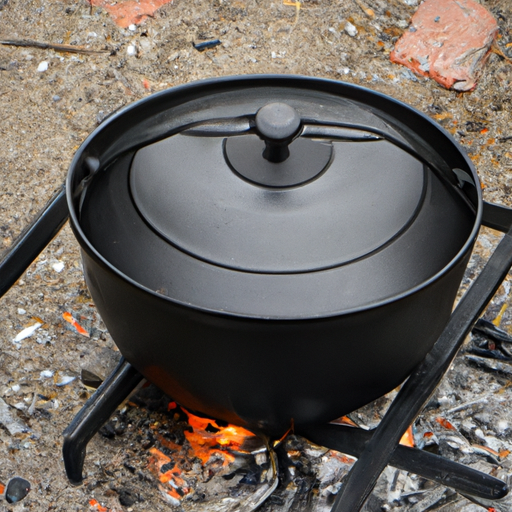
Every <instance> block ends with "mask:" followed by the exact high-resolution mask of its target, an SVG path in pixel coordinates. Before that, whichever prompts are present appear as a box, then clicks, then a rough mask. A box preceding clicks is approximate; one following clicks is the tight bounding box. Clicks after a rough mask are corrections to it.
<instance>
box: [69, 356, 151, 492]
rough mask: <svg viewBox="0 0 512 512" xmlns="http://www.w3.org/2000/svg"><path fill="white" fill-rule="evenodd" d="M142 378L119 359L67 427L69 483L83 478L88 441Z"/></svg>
mask: <svg viewBox="0 0 512 512" xmlns="http://www.w3.org/2000/svg"><path fill="white" fill-rule="evenodd" d="M142 379H143V377H142V375H141V374H140V373H139V372H138V371H137V370H136V369H135V368H134V367H133V366H132V365H131V364H130V363H128V362H127V361H126V360H124V359H121V362H120V363H119V365H118V366H117V368H116V369H115V370H114V371H113V372H112V373H111V374H110V375H109V376H108V377H107V379H106V380H105V381H104V382H103V383H102V384H101V386H100V387H99V388H98V389H97V390H96V393H94V395H92V396H91V398H89V400H88V401H87V402H86V403H85V405H84V406H83V407H82V409H80V412H79V413H78V414H77V415H76V416H75V418H74V419H73V421H72V422H71V423H70V424H69V426H68V427H67V428H66V430H65V431H64V434H63V435H64V444H63V446H62V454H63V457H64V467H65V469H66V474H67V476H68V479H69V481H70V482H71V483H72V484H74V485H78V484H80V483H81V482H82V480H83V477H82V469H83V466H84V460H85V452H86V448H87V443H88V442H89V441H90V440H91V438H92V437H93V436H94V434H96V432H98V430H99V429H100V428H101V427H102V426H103V424H104V423H105V422H106V421H107V420H108V419H109V418H110V416H111V415H112V413H113V412H114V411H115V410H116V409H117V407H118V406H119V405H120V404H121V403H122V402H123V400H124V399H125V398H127V397H128V396H129V395H130V393H131V392H132V391H133V390H134V389H135V387H136V386H137V385H138V384H139V383H140V382H141V381H142Z"/></svg>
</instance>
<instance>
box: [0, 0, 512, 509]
mask: <svg viewBox="0 0 512 512" xmlns="http://www.w3.org/2000/svg"><path fill="white" fill-rule="evenodd" d="M363 1H364V4H362V3H361V2H360V1H356V0H343V1H341V2H340V1H333V0H306V1H304V2H303V3H301V4H300V8H299V7H298V5H299V4H297V5H285V4H284V3H282V2H281V1H274V2H262V1H261V0H212V1H211V2H204V1H199V0H174V2H172V3H168V4H167V5H164V6H162V7H161V8H160V9H159V10H158V11H156V13H155V14H154V15H153V16H152V17H149V18H147V19H146V20H145V21H143V22H142V23H141V24H139V25H137V26H131V27H129V28H126V29H125V28H120V27H119V26H117V25H116V24H115V23H114V22H113V21H112V19H111V18H110V16H109V14H108V13H107V12H106V11H105V10H103V9H101V8H99V7H91V5H90V3H89V2H87V1H86V0H77V1H76V2H65V1H53V2H50V1H47V0H25V1H20V0H0V39H2V40H34V41H39V42H44V43H57V44H69V45H77V46H80V47H83V48H86V49H90V50H106V51H105V52H103V53H86V52H82V53H70V52H63V51H55V50H52V49H44V48H36V47H33V46H28V47H18V46H7V45H0V111H1V112H2V115H1V116H0V133H1V144H0V237H1V238H0V251H1V250H3V249H8V248H9V247H10V246H11V245H12V243H13V240H15V238H16V236H18V235H19V233H20V232H21V231H22V229H23V228H24V227H25V226H26V225H27V224H28V223H29V222H30V221H31V219H33V217H34V216H35V215H36V213H37V212H38V211H39V210H40V209H41V208H42V207H43V206H44V205H45V203H46V202H47V201H48V199H49V198H50V197H51V196H52V194H54V193H55V192H56V191H57V190H58V189H59V188H60V186H61V184H62V183H63V181H64V179H65V176H66V171H67V168H68V165H69V163H70V161H71V159H72V156H73V154H74V152H75V151H76V150H77V148H78V147H79V145H80V144H81V143H82V142H83V141H84V139H85V138H86V137H87V135H88V134H89V133H90V132H91V131H92V130H93V129H94V128H95V127H96V126H97V125H98V124H99V123H100V122H101V121H102V120H103V119H104V118H105V116H107V115H108V114H109V113H110V112H113V111H115V110H116V109H118V108H120V107H122V106H123V105H127V104H129V103H131V102H133V101H136V100H138V99H140V98H142V97H145V96H147V95H149V94H151V93H154V92H156V91H160V90H163V89H166V88H168V87H172V86H175V85H179V84H184V83H187V82H190V81H192V80H198V79H203V78H208V77H218V76H225V75H238V74H249V73H276V74H281V73H292V74H300V75H309V76H316V77H325V78H330V79H335V80H344V81H347V82H351V83H355V84H358V85H363V86H366V87H369V88H371V89H373V90H376V91H380V92H382V93H385V94H388V95H391V96H394V97H395V98H397V99H399V100H402V101H404V102H406V103H408V104H410V105H412V106H413V107H415V108H417V109H418V110H420V111H422V112H425V113H426V114H428V115H430V116H431V117H432V118H433V119H435V120H436V121H437V122H439V123H440V124H441V125H442V126H443V127H444V128H446V129H447V130H448V131H449V132H451V133H452V134H453V136H454V137H455V138H456V139H457V140H458V141H459V142H460V144H461V145H462V147H463V148H464V150H465V151H467V152H468V154H469V155H470V157H471V158H472V160H473V162H474V163H475V165H476V167H477V170H478V172H479V175H480V177H481V180H482V184H483V190H484V196H485V199H487V200H490V201H494V202H498V203H501V204H504V205H508V206H511V207H512V171H511V167H512V118H511V116H510V108H511V107H510V95H509V90H510V84H511V81H512V65H511V62H510V60H508V59H507V58H506V55H507V52H508V50H509V49H510V48H511V46H512V5H511V4H510V2H508V1H507V0H489V1H482V2H480V3H481V4H483V5H484V6H485V7H486V8H487V9H489V10H490V11H491V12H492V14H493V15H494V17H495V18H496V20H497V21H498V24H499V27H500V36H499V39H498V45H499V47H500V48H501V50H502V52H503V54H502V55H499V54H498V53H496V52H493V53H492V54H491V56H490V58H489V60H488V62H487V64H486V66H485V68H484V72H483V74H482V77H481V78H480V81H479V83H478V85H477V87H476V89H475V90H474V91H473V92H469V93H458V92H455V91H449V90H446V89H444V88H442V87H440V86H439V85H438V84H437V83H435V82H433V81H432V80H428V79H425V78H418V77H416V76H415V75H413V74H411V73H410V72H409V71H408V70H406V69H405V68H404V67H401V66H399V65H396V64H392V63H391V62H390V61H389V54H390V52H391V50H392V49H393V46H394V43H395V42H396V40H397V38H398V37H399V36H400V35H401V34H402V33H403V31H404V30H406V29H407V25H408V22H409V20H410V17H411V15H412V14H413V13H414V12H415V10H416V6H415V5H414V4H415V1H414V0H408V1H406V0H388V1H385V0H363ZM362 6H366V7H367V8H369V9H371V10H372V12H371V13H366V12H365V11H364V9H362ZM372 14H373V15H372ZM347 21H349V22H350V23H352V25H354V26H355V28H356V29H357V34H356V35H349V34H348V33H347V31H346V30H345V26H346V23H347ZM214 39H219V40H220V41H221V43H220V45H218V46H216V47H214V48H211V49H208V50H206V51H202V52H200V51H198V50H196V49H195V47H194V46H193V44H192V43H200V42H204V41H207V40H214ZM511 53H512V52H511ZM496 236H497V235H496V234H495V233H494V232H490V231H489V230H486V231H485V233H484V235H483V238H482V241H481V242H479V244H478V249H477V253H476V255H475V257H474V262H475V265H476V266H478V263H479V261H480V259H481V258H482V257H484V256H485V253H486V251H488V248H489V246H490V245H492V244H493V243H495V240H496ZM482 255H483V256H482ZM509 279H510V275H509ZM506 284H507V286H505V287H502V289H501V291H500V293H499V294H498V296H497V298H496V299H495V300H494V301H493V303H492V305H491V307H490V309H489V310H488V312H487V313H486V315H487V316H488V318H489V319H495V318H496V316H497V315H498V313H499V312H500V310H501V309H502V308H503V307H504V308H505V309H504V313H503V315H502V317H501V327H502V328H503V329H505V330H510V329H511V326H512V309H511V308H508V309H506V305H508V304H510V303H511V301H512V299H511V298H510V294H509V290H510V286H509V280H507V281H506ZM64 312H72V313H73V314H74V315H75V316H76V318H79V319H80V321H81V322H82V323H83V325H84V326H85V327H86V328H87V329H88V330H89V331H90V332H91V337H90V338H86V337H85V336H83V335H80V334H78V333H77V331H76V330H75V329H74V328H73V327H72V326H71V325H70V324H69V323H68V322H66V321H65V319H64V318H63V316H62V315H63V313H64ZM35 322H40V323H41V324H42V325H41V326H40V327H39V329H38V330H37V331H35V332H34V334H33V335H32V336H31V337H28V338H26V339H24V340H21V341H20V342H19V343H13V339H14V338H15V337H16V335H17V334H18V333H19V332H21V331H22V330H23V329H24V328H26V327H29V326H31V325H33V324H34V323H35ZM118 359H119V352H118V351H117V349H116V347H115V344H114V342H113V341H112V339H111V338H110V336H109V334H108V332H107V331H106V329H105V327H104V325H103V324H102V322H101V319H100V318H99V317H98V315H97V313H96V310H95V308H94V305H93V304H92V301H91V298H90V296H89V294H88V291H87V288H86V286H85V283H84V280H83V277H82V271H81V263H80V254H79V249H78V244H77V242H76V241H75V239H74V237H73V235H72V233H71V230H70V228H69V227H68V226H65V227H64V229H63V230H62V231H61V232H60V233H59V234H58V236H57V237H56V238H55V239H54V240H53V241H52V242H51V244H50V245H49V246H48V247H47V249H46V250H45V251H44V252H43V253H42V254H41V255H40V257H39V258H38V259H37V260H36V261H35V262H34V263H33V264H32V265H31V267H30V268H29V269H28V271H27V272H26V273H25V274H24V275H23V276H22V278H21V279H20V280H19V281H18V282H17V284H16V285H15V286H14V287H13V288H12V289H11V290H10V291H9V292H8V293H7V294H6V295H5V296H4V297H3V298H2V307H1V309H0V398H1V399H2V400H3V401H4V402H5V403H6V404H7V405H8V408H9V411H10V414H11V416H12V418H11V419H13V421H14V422H15V425H16V424H21V425H24V426H25V427H27V428H28V429H29V431H28V432H25V433H19V432H18V433H16V428H14V427H13V425H12V424H11V429H9V426H8V425H6V423H8V422H7V421H6V419H5V417H4V418H3V419H2V421H0V423H1V424H2V425H1V427H2V428H0V461H1V464H0V481H1V482H3V483H4V484H5V483H7V482H8V480H9V479H10V478H12V477H13V476H21V477H23V478H26V479H27V480H29V481H30V482H31V485H32V490H31V491H30V493H29V495H28V496H27V497H26V498H25V499H24V500H23V501H20V502H19V503H18V504H14V505H9V504H8V503H7V501H5V500H3V499H2V503H0V510H11V509H12V510H15V511H21V510H34V511H43V510H56V511H89V510H98V509H99V508H98V507H95V508H94V506H93V505H94V502H93V505H91V504H90V500H94V499H95V500H98V502H99V503H101V504H102V505H104V506H106V507H108V508H109V509H110V510H118V511H119V510H126V511H129V510H133V511H164V510H172V509H173V506H172V505H171V504H169V503H168V502H165V501H164V500H163V498H162V496H161V493H160V492H159V491H158V489H157V487H156V485H155V482H154V481H153V480H152V478H151V475H150V474H149V473H148V471H147V464H148V453H147V449H148V446H147V445H146V444H144V439H142V438H143V437H144V436H141V434H140V429H143V428H147V424H149V423H147V422H148V421H156V420H155V417H154V416H152V415H153V414H155V413H153V412H151V411H149V410H148V409H145V408H136V407H133V408H132V409H131V411H130V416H129V418H128V420H127V427H126V429H125V431H124V433H123V434H122V435H116V436H114V437H113V438H112V436H110V438H109V437H108V436H107V437H105V436H95V437H94V439H93V440H92V441H91V443H90V444H89V448H88V454H87V459H86V468H85V473H86V479H85V483H84V485H82V486H80V487H73V486H71V485H70V484H69V483H68V481H67V480H66V477H65V473H64V470H63V462H62V459H61V444H62V437H61V434H62V431H63V430H64V429H65V427H66V426H67V425H68V424H69V422H70V421H71V420H72V418H73V417H74V415H75V414H76V413H77V412H78V410H79V409H80V407H81V406H82V405H83V403H84V402H85V400H86V399H87V397H88V396H89V395H90V392H91V391H90V390H89V389H87V388H86V387H85V386H84V384H83V382H82V380H81V378H80V377H81V371H82V370H83V369H85V370H88V371H90V372H93V373H94V374H96V375H98V376H99V377H100V378H104V377H106V375H108V373H109V371H110V370H111V369H112V368H113V367H114V366H115V364H116V362H117V360H118ZM474 371H475V372H477V371H478V370H474ZM42 372H43V373H42ZM482 375H484V376H482ZM500 375H501V377H500V378H499V379H497V380H496V379H495V378H494V377H493V376H492V374H491V376H489V374H488V373H485V374H482V373H474V374H472V376H470V377H468V378H470V379H472V381H471V382H480V381H481V380H482V379H484V383H485V386H489V387H487V388H486V389H477V388H478V386H473V388H474V389H473V391H474V392H475V393H476V395H475V396H476V397H477V398H478V397H481V396H483V395H482V394H478V393H479V392H480V393H484V392H485V391H486V390H487V391H489V390H494V391H495V392H496V393H498V391H499V390H502V391H500V392H501V393H505V395H504V396H505V397H506V398H507V400H506V401H505V406H504V405H503V401H501V402H499V403H497V404H495V405H493V403H489V404H486V407H487V408H488V409H486V410H488V412H489V411H490V412H489V414H490V416H489V418H488V421H494V420H496V421H498V419H497V418H498V416H499V417H500V418H501V417H502V416H503V415H504V414H505V413H506V411H507V409H506V406H507V404H508V406H509V407H510V404H511V402H510V397H509V394H507V393H509V392H508V391H507V389H508V387H507V386H508V383H509V381H508V377H506V378H503V375H502V374H500ZM68 377H75V379H74V380H71V382H69V383H67V384H64V383H65V382H66V380H69V378H68ZM479 379H480V380H479ZM493 379H494V380H493ZM500 379H501V380H500ZM470 387H471V386H470ZM446 389H448V391H446V393H447V394H446V395H443V396H452V394H453V393H452V392H451V391H450V388H449V387H448V388H446ZM452 391H453V389H452ZM450 393H452V394H450ZM491 402H492V401H491ZM504 407H505V409H503V408H504ZM508 410H510V409H508ZM498 412H499V415H498ZM493 415H494V416H493ZM148 418H149V419H148ZM493 418H494V419H493ZM505 419H506V414H505ZM144 422H146V423H147V424H146V423H144ZM141 425H142V427H141ZM144 425H146V427H144ZM507 428H508V427H507ZM505 430H506V429H505ZM501 439H502V440H503V443H505V445H504V446H506V443H508V442H509V441H508V434H503V435H502V437H501ZM504 465H505V466H506V464H504ZM127 496H128V498H127ZM460 500H461V501H458V502H457V503H458V504H457V505H456V506H455V505H453V506H454V507H455V508H450V509H448V508H444V509H443V510H464V511H466V510H467V511H469V510H480V508H471V507H474V505H470V504H469V501H467V500H465V499H463V498H460ZM464 507H466V508H464ZM198 510H199V509H198ZM268 510H270V508H269V509H268ZM276 510H277V509H276ZM373 510H380V505H379V508H374V509H373ZM400 510H409V508H407V507H405V508H402V507H401V508H400ZM411 510H412V508H411ZM418 510H423V509H418ZM425 510H426V509H425ZM429 510H434V509H433V508H432V509H429Z"/></svg>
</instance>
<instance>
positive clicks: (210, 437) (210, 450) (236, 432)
mask: <svg viewBox="0 0 512 512" xmlns="http://www.w3.org/2000/svg"><path fill="white" fill-rule="evenodd" d="M182 410H183V412H185V414H186V415H187V416H188V423H189V425H190V426H191V427H192V428H193V429H194V430H193V432H187V431H185V437H186V438H187V441H188V442H189V443H190V446H191V448H192V451H193V452H194V455H195V456H196V457H199V458H200V459H201V460H202V461H203V464H206V463H207V462H208V461H209V460H210V457H211V456H212V455H213V454H215V453H217V454H220V455H221V456H222V457H223V459H224V461H223V464H222V465H223V466H227V465H228V464H229V463H231V462H233V461H234V460H235V457H234V456H233V455H232V454H231V453H229V451H234V452H242V453H245V451H244V450H243V448H242V446H243V444H244V442H245V441H246V440H247V439H248V438H249V437H255V435H254V434H253V433H252V432H250V431H249V430H246V429H245V428H242V427H235V426H234V425H228V426H226V427H223V426H220V425H218V424H217V423H216V422H215V420H211V419H208V418H201V417H199V416H195V415H194V414H192V413H191V412H188V411H187V410H185V409H183V408H182ZM226 450H229V451H226Z"/></svg>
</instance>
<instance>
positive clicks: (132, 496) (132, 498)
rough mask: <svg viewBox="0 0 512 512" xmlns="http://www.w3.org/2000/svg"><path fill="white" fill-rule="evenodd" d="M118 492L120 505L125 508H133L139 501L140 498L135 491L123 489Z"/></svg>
mask: <svg viewBox="0 0 512 512" xmlns="http://www.w3.org/2000/svg"><path fill="white" fill-rule="evenodd" d="M117 492H118V494H119V503H121V505H122V506H123V507H131V506H132V505H133V504H134V503H135V502H136V501H139V500H138V496H137V494H136V493H135V491H134V490H133V489H129V488H128V487H123V488H122V489H119V490H118V491H117Z"/></svg>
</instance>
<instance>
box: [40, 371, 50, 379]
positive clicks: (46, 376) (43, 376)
mask: <svg viewBox="0 0 512 512" xmlns="http://www.w3.org/2000/svg"><path fill="white" fill-rule="evenodd" d="M39 375H40V377H41V379H49V378H50V377H53V372H52V371H51V370H43V371H42V372H41V373H40V374H39Z"/></svg>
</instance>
